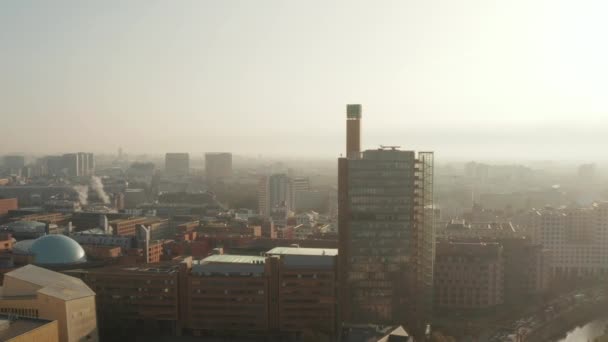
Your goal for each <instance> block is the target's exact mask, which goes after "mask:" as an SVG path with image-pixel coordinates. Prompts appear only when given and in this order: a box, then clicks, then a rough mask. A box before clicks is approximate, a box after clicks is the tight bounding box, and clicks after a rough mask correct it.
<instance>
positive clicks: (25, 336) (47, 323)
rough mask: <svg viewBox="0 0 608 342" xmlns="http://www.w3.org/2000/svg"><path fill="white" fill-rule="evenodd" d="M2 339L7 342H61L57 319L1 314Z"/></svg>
mask: <svg viewBox="0 0 608 342" xmlns="http://www.w3.org/2000/svg"><path fill="white" fill-rule="evenodd" d="M0 341H5V342H37V341H43V342H59V328H58V324H57V321H52V320H46V319H39V318H30V317H21V316H16V315H10V316H9V315H0Z"/></svg>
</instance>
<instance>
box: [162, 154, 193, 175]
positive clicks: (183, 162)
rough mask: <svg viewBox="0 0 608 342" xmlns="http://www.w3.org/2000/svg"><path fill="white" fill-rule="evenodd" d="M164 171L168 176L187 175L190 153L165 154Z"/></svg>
mask: <svg viewBox="0 0 608 342" xmlns="http://www.w3.org/2000/svg"><path fill="white" fill-rule="evenodd" d="M165 173H166V175H167V176H169V177H181V176H187V175H188V174H189V173H190V155H189V154H188V153H167V154H165Z"/></svg>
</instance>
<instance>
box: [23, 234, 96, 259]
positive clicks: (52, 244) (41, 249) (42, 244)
mask: <svg viewBox="0 0 608 342" xmlns="http://www.w3.org/2000/svg"><path fill="white" fill-rule="evenodd" d="M30 252H31V253H32V254H34V263H36V264H38V265H66V264H77V263H82V262H85V261H86V256H85V253H84V249H82V247H81V246H80V245H79V244H78V242H76V241H74V240H72V239H71V238H69V237H67V236H65V235H54V234H53V235H45V236H42V237H39V238H38V239H36V240H35V241H34V243H33V244H32V246H31V247H30Z"/></svg>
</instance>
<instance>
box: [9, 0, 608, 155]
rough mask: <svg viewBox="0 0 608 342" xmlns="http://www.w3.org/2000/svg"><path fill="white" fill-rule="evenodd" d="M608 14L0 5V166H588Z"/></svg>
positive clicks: (489, 5) (180, 1)
mask: <svg viewBox="0 0 608 342" xmlns="http://www.w3.org/2000/svg"><path fill="white" fill-rule="evenodd" d="M606 13H608V3H606V1H601V0H598V1H581V0H573V1H558V0H550V1H533V0H522V1H517V0H504V1H490V0H479V1H473V0H458V1H454V0H445V1H433V0H418V1H404V0H399V1H384V0H383V1H372V0H370V1H354V0H344V1H330V0H319V1H313V0H305V1H295V0H293V1H289V0H276V1H265V0H255V1H254V0H243V1H230V0H217V1H204V0H193V1H186V0H176V1H153V0H148V1H137V0H128V1H125V0H116V1H112V0H98V1H82V0H74V1H61V0H53V1H43V0H38V1H28V0H5V1H1V2H0V118H1V121H0V138H1V140H0V154H2V153H11V152H27V153H31V152H44V153H47V152H61V151H74V150H91V151H94V152H108V151H116V150H117V148H118V147H119V146H122V147H123V148H124V149H125V151H126V152H155V153H164V152H166V151H188V152H191V153H201V152H204V151H219V150H221V151H233V152H236V153H248V154H262V155H270V154H274V155H280V154H299V155H307V156H310V155H315V154H318V155H321V156H324V157H327V156H337V155H338V154H339V153H341V152H343V150H344V131H345V125H344V117H345V108H344V106H345V104H346V103H362V104H363V108H364V113H363V115H364V121H363V143H364V145H365V146H366V147H372V148H373V147H376V146H377V145H378V144H395V145H402V146H404V147H406V148H415V149H424V150H435V151H436V152H437V154H438V156H445V157H454V156H458V155H462V156H465V157H466V156H470V157H471V158H485V157H494V158H501V157H509V158H510V157H524V158H532V159H547V158H559V157H564V158H583V159H584V158H588V157H589V158H591V157H593V156H596V157H597V158H603V156H602V155H601V153H600V151H601V150H600V147H601V146H606V144H608V134H606V133H608V103H607V99H608V97H607V95H608V62H607V61H608V45H606V33H607V32H608V20H606V19H605V18H606Z"/></svg>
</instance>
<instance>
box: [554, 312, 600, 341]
mask: <svg viewBox="0 0 608 342" xmlns="http://www.w3.org/2000/svg"><path fill="white" fill-rule="evenodd" d="M606 325H608V317H606V318H602V319H596V320H595V321H591V322H589V323H587V324H585V325H583V326H581V327H576V328H574V329H572V330H570V331H569V332H568V334H567V335H566V337H563V338H561V339H559V340H557V341H556V342H587V341H591V342H592V341H593V339H594V338H596V337H598V336H600V335H602V334H603V333H604V330H605V329H606Z"/></svg>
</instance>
